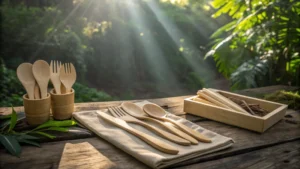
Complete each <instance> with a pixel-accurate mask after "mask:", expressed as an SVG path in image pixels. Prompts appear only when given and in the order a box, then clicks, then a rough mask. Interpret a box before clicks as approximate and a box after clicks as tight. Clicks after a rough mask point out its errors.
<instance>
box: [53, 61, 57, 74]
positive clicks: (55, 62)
mask: <svg viewBox="0 0 300 169" xmlns="http://www.w3.org/2000/svg"><path fill="white" fill-rule="evenodd" d="M54 65H55V68H54V70H55V73H57V72H58V65H57V61H54Z"/></svg>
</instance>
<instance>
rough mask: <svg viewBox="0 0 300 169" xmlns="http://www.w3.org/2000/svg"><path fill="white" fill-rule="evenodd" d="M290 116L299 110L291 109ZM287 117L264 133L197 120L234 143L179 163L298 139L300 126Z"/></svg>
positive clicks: (293, 117) (220, 156)
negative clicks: (227, 147)
mask: <svg viewBox="0 0 300 169" xmlns="http://www.w3.org/2000/svg"><path fill="white" fill-rule="evenodd" d="M289 114H290V115H291V116H292V117H289V119H296V120H297V118H298V117H299V114H300V112H299V111H298V112H297V111H291V112H290V113H289ZM286 119H287V118H284V119H283V120H281V121H279V122H278V123H277V124H275V125H274V126H273V127H271V128H270V129H269V130H267V131H266V132H265V133H262V134H260V133H256V132H252V131H249V130H246V129H242V128H237V127H234V126H230V125H226V124H222V123H218V122H215V121H202V122H197V124H199V125H200V126H202V127H204V128H206V129H209V130H211V131H215V132H217V133H219V134H222V135H224V136H227V137H231V138H233V139H234V141H235V143H234V145H233V147H232V148H230V149H227V150H224V151H220V152H216V153H213V154H210V155H206V156H204V157H199V158H195V159H192V160H189V161H187V162H183V163H182V164H181V165H187V164H192V163H199V162H203V161H209V160H214V159H221V158H224V157H229V156H232V155H236V154H242V153H245V152H249V151H254V150H259V149H262V148H266V147H270V146H274V145H278V144H282V143H286V142H289V141H295V140H299V139H300V130H299V129H300V128H299V125H298V124H294V123H289V122H287V121H286Z"/></svg>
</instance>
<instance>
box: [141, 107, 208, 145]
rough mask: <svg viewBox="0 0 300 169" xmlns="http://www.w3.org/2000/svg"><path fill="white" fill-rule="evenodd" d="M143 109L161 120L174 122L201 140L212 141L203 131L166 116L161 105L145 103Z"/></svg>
mask: <svg viewBox="0 0 300 169" xmlns="http://www.w3.org/2000/svg"><path fill="white" fill-rule="evenodd" d="M143 109H144V111H145V112H146V113H147V114H148V115H149V116H151V117H154V118H157V119H160V120H164V121H168V122H170V123H173V124H174V125H176V126H177V127H178V128H180V129H181V130H182V131H184V132H186V133H187V134H189V135H190V136H192V137H194V138H195V139H197V140H199V141H201V142H205V143H211V139H209V138H207V137H206V136H204V135H202V134H201V133H199V132H197V131H195V130H193V129H191V128H189V127H187V126H185V125H184V124H182V123H179V122H177V121H174V120H172V119H170V118H166V117H167V113H166V111H165V110H164V109H163V108H161V107H159V106H157V105H155V104H145V105H144V107H143Z"/></svg>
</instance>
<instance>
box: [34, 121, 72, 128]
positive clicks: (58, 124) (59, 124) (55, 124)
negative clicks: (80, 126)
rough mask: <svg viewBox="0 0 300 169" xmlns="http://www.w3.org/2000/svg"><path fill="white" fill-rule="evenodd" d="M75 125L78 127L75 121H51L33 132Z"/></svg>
mask: <svg viewBox="0 0 300 169" xmlns="http://www.w3.org/2000/svg"><path fill="white" fill-rule="evenodd" d="M74 125H76V122H75V121H74V120H64V121H55V120H49V121H47V122H46V123H44V124H41V125H39V126H38V127H36V128H35V129H33V130H38V129H42V128H46V127H69V126H74Z"/></svg>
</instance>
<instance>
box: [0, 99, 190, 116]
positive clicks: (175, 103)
mask: <svg viewBox="0 0 300 169" xmlns="http://www.w3.org/2000/svg"><path fill="white" fill-rule="evenodd" d="M188 97H191V96H178V97H169V98H159V99H147V100H148V101H150V102H153V103H155V104H158V105H159V106H161V107H163V108H164V109H166V110H168V111H170V112H171V113H174V114H176V115H182V114H185V113H184V112H183V109H182V107H183V99H185V98H188ZM124 101H126V100H122V101H109V102H90V103H76V104H75V111H86V110H101V109H106V108H107V107H110V106H118V105H120V104H121V103H122V102H124ZM127 101H130V102H138V101H143V100H127ZM14 109H15V110H16V112H23V111H24V107H23V106H20V107H14ZM10 113H11V107H0V114H2V115H5V114H10Z"/></svg>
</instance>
